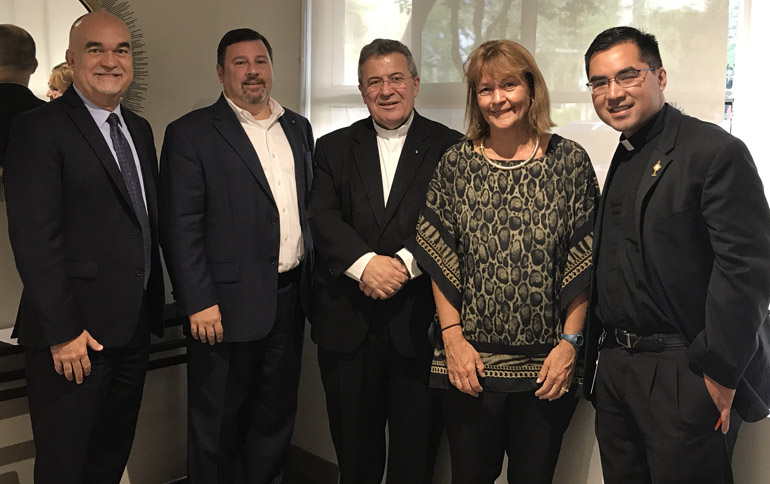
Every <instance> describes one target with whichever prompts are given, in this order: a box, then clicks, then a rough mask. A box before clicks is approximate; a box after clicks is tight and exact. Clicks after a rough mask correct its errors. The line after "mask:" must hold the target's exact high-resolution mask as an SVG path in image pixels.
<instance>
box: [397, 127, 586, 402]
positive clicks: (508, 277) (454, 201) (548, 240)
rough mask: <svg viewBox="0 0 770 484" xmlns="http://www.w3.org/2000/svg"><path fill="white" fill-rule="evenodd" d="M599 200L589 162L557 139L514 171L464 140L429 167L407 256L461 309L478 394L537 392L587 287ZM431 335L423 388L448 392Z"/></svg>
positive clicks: (442, 364) (577, 148)
mask: <svg viewBox="0 0 770 484" xmlns="http://www.w3.org/2000/svg"><path fill="white" fill-rule="evenodd" d="M503 163H505V162H503ZM598 193H599V189H598V185H597V182H596V175H595V173H594V170H593V167H592V165H591V161H590V159H589V157H588V154H587V153H586V152H585V150H584V149H583V148H582V147H581V146H580V145H578V144H577V143H575V142H574V141H571V140H568V139H564V138H562V137H560V136H558V135H555V134H554V135H552V136H551V139H550V141H549V143H548V147H547V149H546V152H545V155H544V156H542V157H540V158H536V159H534V160H533V161H532V162H530V163H529V164H527V165H525V166H523V167H521V168H517V169H514V170H509V171H506V170H501V169H498V168H495V167H494V166H492V165H490V164H489V163H487V162H486V161H485V160H484V158H483V157H482V156H481V155H480V154H478V153H476V152H475V151H474V149H473V143H472V142H470V141H462V142H460V143H458V144H456V145H454V146H453V147H451V148H450V149H449V150H448V151H447V152H446V153H445V154H444V157H443V158H442V159H441V161H440V162H439V165H438V166H437V167H436V171H435V172H434V174H433V178H432V180H431V182H430V185H429V187H428V192H427V195H426V206H425V209H424V210H423V212H422V214H421V216H420V219H419V221H418V225H417V237H416V243H415V244H414V245H413V247H411V248H412V249H413V250H412V252H413V253H414V255H415V257H416V258H417V260H418V262H419V263H420V265H421V267H422V268H423V269H424V270H425V272H426V273H428V275H429V276H430V277H431V278H432V279H433V280H434V281H435V282H436V284H437V285H438V287H439V288H440V289H441V291H442V293H443V294H444V295H445V296H446V297H447V299H448V300H449V302H450V303H451V304H452V305H453V306H454V307H455V308H456V309H457V310H458V311H459V313H460V321H461V323H462V328H463V333H464V336H465V338H466V339H467V340H468V341H469V342H470V343H471V344H472V345H473V346H474V348H475V349H476V350H477V351H478V352H479V353H480V355H481V358H482V361H483V362H484V366H485V374H486V376H485V378H483V379H482V380H481V384H482V386H483V387H484V389H485V390H490V391H500V392H518V391H529V390H533V389H535V388H536V386H537V385H536V383H535V380H536V379H537V375H538V372H539V371H540V368H541V366H542V364H543V361H544V360H545V358H546V356H547V355H548V353H549V352H550V351H551V349H553V347H554V346H556V345H557V344H558V343H559V340H560V336H561V333H562V327H563V323H564V316H565V309H566V307H567V305H568V304H569V302H570V301H571V300H572V299H573V298H574V297H575V296H577V295H578V294H579V293H580V292H581V291H582V290H584V289H585V288H586V287H587V286H588V284H589V282H590V268H591V244H592V223H593V210H594V206H595V204H596V198H597V196H598ZM434 324H438V320H437V319H436V321H434ZM435 329H436V331H435V334H436V338H435V339H436V341H435V343H436V345H435V353H434V359H433V364H432V367H431V386H435V387H439V388H446V387H447V386H448V379H447V368H446V357H445V354H444V349H443V342H442V339H441V335H440V331H438V328H437V327H436V328H435Z"/></svg>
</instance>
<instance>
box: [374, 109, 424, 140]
mask: <svg viewBox="0 0 770 484" xmlns="http://www.w3.org/2000/svg"><path fill="white" fill-rule="evenodd" d="M413 119H414V109H412V113H411V114H410V115H409V119H407V120H406V121H405V122H404V124H402V125H401V126H399V127H398V128H396V129H387V128H383V127H382V126H380V125H379V124H377V123H376V122H375V121H374V118H372V124H373V125H374V130H375V131H376V132H377V136H379V137H380V138H384V139H390V138H403V137H404V136H406V133H407V132H408V131H409V127H410V126H411V125H412V120H413Z"/></svg>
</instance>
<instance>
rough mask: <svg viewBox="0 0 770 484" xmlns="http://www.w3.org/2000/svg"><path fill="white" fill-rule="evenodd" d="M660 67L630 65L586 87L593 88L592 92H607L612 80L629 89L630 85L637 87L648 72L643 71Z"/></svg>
mask: <svg viewBox="0 0 770 484" xmlns="http://www.w3.org/2000/svg"><path fill="white" fill-rule="evenodd" d="M657 69H660V67H648V68H646V69H636V68H634V67H629V68H627V69H623V70H622V71H620V72H618V74H617V75H616V76H615V77H610V78H607V77H599V78H596V79H594V80H593V81H591V82H588V83H586V87H588V89H590V90H591V94H594V95H601V94H606V93H607V91H609V90H610V81H615V85H616V86H618V87H619V88H621V89H628V88H629V87H637V86H639V85H640V84H641V83H642V82H644V78H645V77H646V76H647V74H644V75H642V73H643V72H647V71H650V72H655V70H657Z"/></svg>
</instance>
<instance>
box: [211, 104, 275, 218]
mask: <svg viewBox="0 0 770 484" xmlns="http://www.w3.org/2000/svg"><path fill="white" fill-rule="evenodd" d="M213 108H214V109H213V116H212V117H213V121H214V128H215V129H216V130H217V131H218V132H219V134H220V135H221V136H222V138H224V139H225V141H226V142H227V143H228V144H229V145H230V146H231V147H232V148H233V150H235V152H236V153H237V154H238V156H239V157H240V159H241V160H242V161H243V163H245V164H246V166H247V167H248V169H249V171H250V172H251V174H252V175H254V178H256V179H257V183H258V184H259V186H261V187H262V189H263V190H264V191H265V193H266V194H267V196H268V198H269V199H270V200H272V201H273V203H274V204H275V200H273V192H272V190H270V184H269V183H268V182H267V177H266V176H265V171H264V170H263V169H262V164H261V163H260V161H259V157H258V156H257V152H256V151H254V146H253V145H252V144H251V141H249V137H248V136H246V132H245V131H244V130H243V127H242V126H241V123H240V122H239V121H238V118H236V117H235V113H234V112H233V110H232V108H231V107H230V105H229V104H228V103H227V100H226V99H225V96H224V94H223V95H221V96H219V99H218V100H217V102H216V103H215V104H214V106H213Z"/></svg>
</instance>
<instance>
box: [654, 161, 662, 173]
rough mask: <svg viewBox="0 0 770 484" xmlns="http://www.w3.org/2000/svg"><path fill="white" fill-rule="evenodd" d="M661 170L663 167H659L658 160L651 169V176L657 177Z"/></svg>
mask: <svg viewBox="0 0 770 484" xmlns="http://www.w3.org/2000/svg"><path fill="white" fill-rule="evenodd" d="M661 168H663V167H662V166H661V165H660V160H658V162H657V163H655V165H654V166H653V167H652V176H658V172H659V171H660V169H661Z"/></svg>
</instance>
